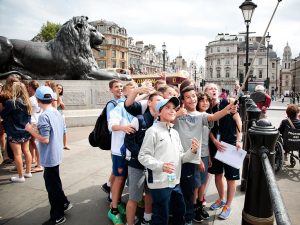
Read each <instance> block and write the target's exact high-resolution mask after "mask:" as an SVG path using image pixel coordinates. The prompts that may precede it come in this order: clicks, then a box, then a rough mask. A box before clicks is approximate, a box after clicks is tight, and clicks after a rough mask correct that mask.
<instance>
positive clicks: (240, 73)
mask: <svg viewBox="0 0 300 225" xmlns="http://www.w3.org/2000/svg"><path fill="white" fill-rule="evenodd" d="M241 76H243V70H240V71H239V74H237V75H236V78H240V77H241Z"/></svg>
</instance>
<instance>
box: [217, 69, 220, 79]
mask: <svg viewBox="0 0 300 225" xmlns="http://www.w3.org/2000/svg"><path fill="white" fill-rule="evenodd" d="M220 77H221V70H217V78H220Z"/></svg>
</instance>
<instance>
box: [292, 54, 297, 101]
mask: <svg viewBox="0 0 300 225" xmlns="http://www.w3.org/2000/svg"><path fill="white" fill-rule="evenodd" d="M293 61H294V62H295V73H294V74H293V104H295V98H296V86H295V82H296V73H297V67H296V64H297V59H293Z"/></svg>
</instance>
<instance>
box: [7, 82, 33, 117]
mask: <svg viewBox="0 0 300 225" xmlns="http://www.w3.org/2000/svg"><path fill="white" fill-rule="evenodd" d="M17 98H20V99H22V101H23V103H24V105H25V106H26V108H27V113H28V115H31V113H32V107H31V102H30V100H29V94H28V92H27V88H26V86H25V85H24V84H23V83H21V82H19V81H18V82H14V83H13V85H12V100H13V102H14V104H15V105H16V100H17Z"/></svg>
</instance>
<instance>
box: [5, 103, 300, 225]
mask: <svg viewBox="0 0 300 225" xmlns="http://www.w3.org/2000/svg"><path fill="white" fill-rule="evenodd" d="M279 104H281V103H279ZM276 105H277V102H276ZM279 106H281V107H282V108H283V107H286V105H278V107H279ZM274 107H275V104H274ZM268 117H269V119H270V120H271V121H272V123H273V124H274V125H275V126H278V124H279V122H280V121H281V119H282V118H283V117H284V111H283V110H282V109H281V110H269V111H268ZM91 129H92V127H76V128H70V129H69V132H68V138H69V145H70V147H71V150H70V151H64V161H63V164H62V165H61V167H60V169H61V178H62V183H63V187H64V190H65V193H66V194H67V196H68V197H69V199H70V200H71V201H72V202H73V204H74V208H73V209H71V210H70V211H69V212H68V214H67V222H66V223H65V224H72V225H93V224H95V225H96V224H98V225H99V224H101V225H109V224H111V222H110V221H109V220H108V219H107V216H106V214H107V211H108V208H109V204H108V203H107V201H106V194H105V193H104V192H103V191H102V190H101V189H100V184H102V183H104V182H105V181H106V179H107V178H108V176H109V174H110V171H111V169H110V168H111V160H110V153H109V152H108V151H102V150H98V149H96V148H92V147H90V146H89V144H88V141H87V136H88V134H89V132H90V131H91ZM9 169H11V167H2V166H0V200H1V204H0V224H6V225H40V224H42V223H43V222H44V221H46V220H47V219H48V218H49V209H50V208H49V203H48V198H47V192H46V190H45V186H44V180H43V177H42V173H36V174H34V176H33V178H31V179H27V180H26V182H25V183H23V184H12V183H10V181H9V177H10V176H12V175H13V174H14V173H11V172H9ZM276 179H277V182H278V185H279V188H280V191H281V194H282V196H283V199H284V202H285V204H286V207H287V210H288V213H289V216H290V218H291V221H292V224H300V222H299V221H300V214H299V212H298V211H299V209H300V195H299V194H300V189H299V183H300V166H299V163H298V162H297V164H296V167H295V168H290V167H289V163H288V162H286V164H285V165H284V168H283V170H282V171H280V172H279V173H278V174H277V175H276ZM237 189H238V191H237V193H236V197H235V199H234V202H233V213H232V215H231V217H230V218H229V219H228V220H226V221H222V220H219V219H218V218H217V215H218V214H219V213H220V210H218V211H216V212H212V211H209V213H210V218H209V220H208V221H205V222H203V223H202V224H209V225H218V224H222V225H237V224H241V215H242V209H243V205H244V193H243V192H240V191H239V186H238V188H237ZM123 198H124V200H126V191H125V192H124V196H123ZM216 198H217V191H216V188H215V186H214V181H213V177H212V178H211V181H210V185H209V188H208V191H207V201H208V206H209V205H211V204H212V203H213V201H214V200H215V199H216Z"/></svg>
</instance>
